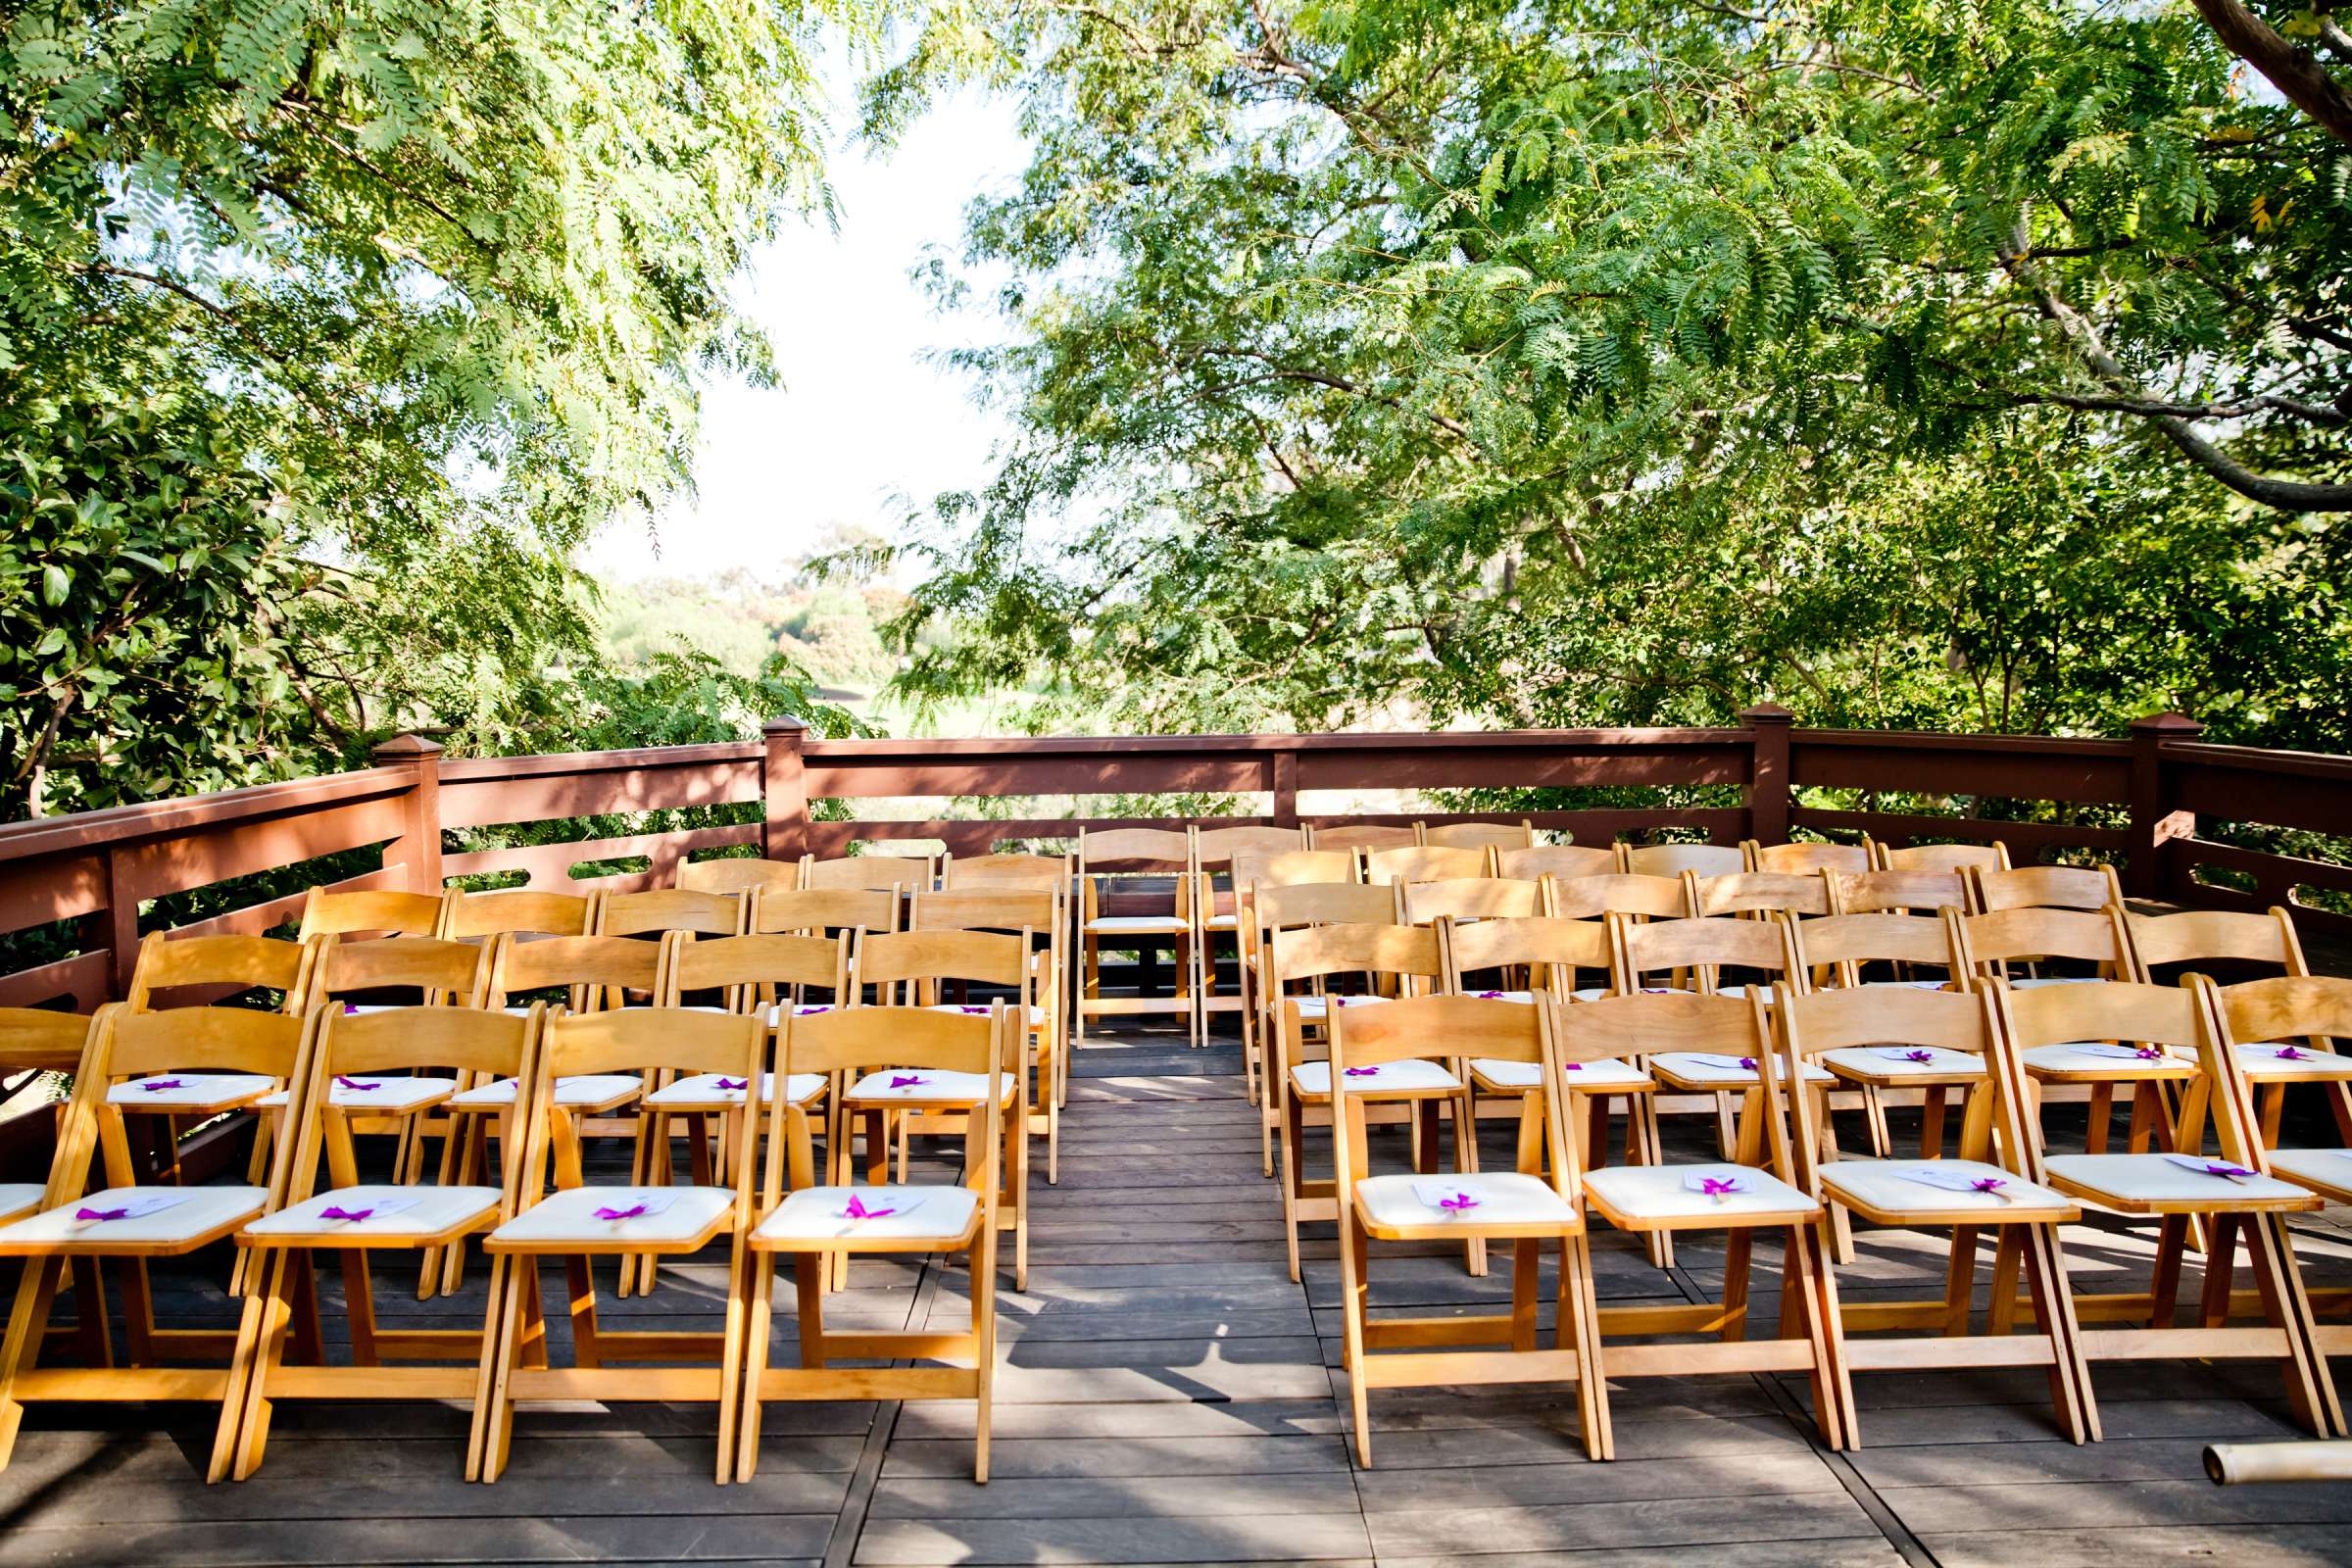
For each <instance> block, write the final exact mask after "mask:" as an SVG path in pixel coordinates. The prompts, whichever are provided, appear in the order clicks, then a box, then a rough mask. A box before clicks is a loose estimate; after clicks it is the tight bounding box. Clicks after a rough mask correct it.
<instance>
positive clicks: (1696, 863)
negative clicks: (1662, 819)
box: [1619, 844, 1747, 876]
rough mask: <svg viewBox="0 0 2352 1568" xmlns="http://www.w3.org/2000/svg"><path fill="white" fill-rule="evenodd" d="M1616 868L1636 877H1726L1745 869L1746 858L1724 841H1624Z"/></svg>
mask: <svg viewBox="0 0 2352 1568" xmlns="http://www.w3.org/2000/svg"><path fill="white" fill-rule="evenodd" d="M1619 848H1620V849H1622V850H1623V851H1624V859H1623V861H1622V862H1621V864H1620V866H1619V869H1621V870H1625V871H1630V872H1632V873H1633V874H1634V875H1636V876H1681V875H1682V874H1683V873H1684V872H1685V871H1695V872H1697V873H1698V874H1699V875H1700V876H1729V875H1731V874H1732V873H1733V872H1734V871H1744V870H1746V869H1747V857H1746V856H1744V855H1742V854H1740V852H1739V851H1738V850H1736V849H1734V848H1732V847H1731V846H1730V845H1727V844H1626V845H1620V846H1619Z"/></svg>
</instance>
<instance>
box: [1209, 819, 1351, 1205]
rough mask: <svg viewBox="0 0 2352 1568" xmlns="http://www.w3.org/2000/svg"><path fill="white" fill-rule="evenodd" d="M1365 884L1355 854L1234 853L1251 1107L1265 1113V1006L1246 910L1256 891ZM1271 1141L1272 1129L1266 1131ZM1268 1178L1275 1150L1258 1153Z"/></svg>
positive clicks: (1250, 912) (1251, 915)
mask: <svg viewBox="0 0 2352 1568" xmlns="http://www.w3.org/2000/svg"><path fill="white" fill-rule="evenodd" d="M1301 831H1303V830H1301ZM1363 879H1364V867H1363V861H1362V858H1361V857H1359V856H1358V855H1357V854H1356V853H1355V852H1354V851H1353V850H1279V851H1257V850H1237V851H1235V852H1234V857H1233V887H1234V900H1235V903H1234V915H1235V918H1236V919H1237V920H1238V921H1239V922H1240V924H1239V925H1238V926H1237V927H1236V930H1237V931H1238V933H1239V938H1238V945H1239V947H1240V950H1241V966H1240V968H1241V974H1240V978H1241V991H1242V1008H1241V1012H1242V1084H1243V1088H1244V1090H1245V1091H1246V1092H1247V1093H1248V1095H1249V1097H1250V1103H1251V1104H1253V1105H1255V1106H1257V1107H1258V1109H1259V1110H1260V1111H1261V1112H1268V1111H1269V1105H1268V1102H1267V1100H1266V1097H1265V1076H1266V1072H1265V1065H1266V1038H1267V1023H1266V1016H1267V1015H1266V1003H1265V984H1264V978H1263V971H1262V969H1261V965H1262V963H1263V962H1264V959H1265V956H1266V955H1265V922H1264V921H1262V920H1260V919H1259V918H1258V917H1257V914H1256V911H1255V910H1254V909H1253V908H1252V907H1251V906H1250V892H1251V890H1252V889H1254V888H1258V887H1269V888H1276V887H1339V886H1343V885H1346V884H1348V883H1360V882H1362V881H1363ZM1266 1136H1267V1138H1268V1139H1269V1140H1271V1138H1272V1137H1273V1127H1272V1124H1271V1123H1269V1124H1268V1125H1267V1128H1266ZM1261 1152H1263V1153H1264V1154H1265V1156H1266V1174H1267V1175H1269V1176H1271V1175H1272V1174H1273V1173H1274V1166H1273V1145H1272V1143H1271V1142H1270V1141H1269V1142H1268V1143H1267V1145H1266V1146H1265V1148H1264V1149H1263V1150H1262V1151H1261Z"/></svg>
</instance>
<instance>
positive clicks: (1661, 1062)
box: [1649, 1051, 1836, 1089]
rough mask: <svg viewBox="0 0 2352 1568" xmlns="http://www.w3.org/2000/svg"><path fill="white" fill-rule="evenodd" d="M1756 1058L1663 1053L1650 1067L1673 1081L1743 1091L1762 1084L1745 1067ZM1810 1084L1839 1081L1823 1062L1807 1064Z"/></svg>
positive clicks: (1695, 1053) (1700, 1052)
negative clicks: (1742, 1061)
mask: <svg viewBox="0 0 2352 1568" xmlns="http://www.w3.org/2000/svg"><path fill="white" fill-rule="evenodd" d="M1754 1059H1755V1058H1754V1057H1752V1056H1749V1057H1734V1056H1729V1055H1726V1056H1721V1057H1718V1056H1717V1055H1716V1054H1714V1053H1711V1052H1705V1051H1661V1052H1659V1053H1658V1054H1656V1055H1654V1056H1652V1057H1650V1058H1649V1064H1650V1066H1651V1067H1653V1068H1655V1069H1656V1070H1657V1071H1659V1072H1661V1073H1664V1074H1666V1075H1667V1076H1668V1077H1671V1078H1678V1079H1680V1080H1682V1081H1683V1082H1684V1083H1687V1084H1694V1085H1697V1086H1699V1087H1701V1088H1705V1089H1741V1088H1746V1087H1748V1086H1751V1085H1754V1084H1757V1083H1760V1082H1762V1081H1763V1080H1761V1079H1760V1078H1758V1077H1757V1076H1756V1069H1755V1068H1753V1067H1742V1066H1740V1064H1739V1063H1740V1061H1741V1060H1748V1061H1752V1060H1754ZM1805 1081H1806V1082H1807V1083H1822V1084H1826V1083H1832V1082H1835V1081H1836V1080H1835V1078H1834V1076H1833V1075H1832V1073H1831V1072H1830V1070H1829V1069H1828V1068H1827V1067H1824V1066H1822V1065H1821V1064H1820V1063H1819V1062H1815V1061H1808V1062H1806V1063H1805Z"/></svg>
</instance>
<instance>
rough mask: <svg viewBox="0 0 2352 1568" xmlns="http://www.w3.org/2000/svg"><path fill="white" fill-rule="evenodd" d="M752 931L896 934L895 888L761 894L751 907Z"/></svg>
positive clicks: (897, 906)
mask: <svg viewBox="0 0 2352 1568" xmlns="http://www.w3.org/2000/svg"><path fill="white" fill-rule="evenodd" d="M751 928H752V930H753V931H754V932H755V933H758V932H769V931H815V932H824V931H896V930H897V929H898V928H899V895H898V890H897V889H895V888H799V889H796V890H793V891H790V892H785V893H762V894H760V897H759V898H758V900H756V901H755V902H754V903H753V905H752V912H751Z"/></svg>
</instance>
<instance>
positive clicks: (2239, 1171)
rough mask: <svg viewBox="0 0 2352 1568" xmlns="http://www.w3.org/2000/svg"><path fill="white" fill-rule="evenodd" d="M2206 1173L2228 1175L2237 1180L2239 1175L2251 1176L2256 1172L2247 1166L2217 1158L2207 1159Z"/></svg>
mask: <svg viewBox="0 0 2352 1568" xmlns="http://www.w3.org/2000/svg"><path fill="white" fill-rule="evenodd" d="M2205 1174H2206V1175H2208V1176H2228V1177H2229V1178H2230V1179H2232V1180H2235V1179H2236V1178H2237V1177H2240V1176H2251V1175H2253V1174H2254V1173H2253V1172H2252V1171H2250V1170H2248V1169H2246V1167H2245V1166H2243V1165H2229V1164H2225V1163H2223V1162H2222V1161H2221V1160H2218V1159H2216V1160H2209V1161H2207V1163H2206V1166H2205Z"/></svg>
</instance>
